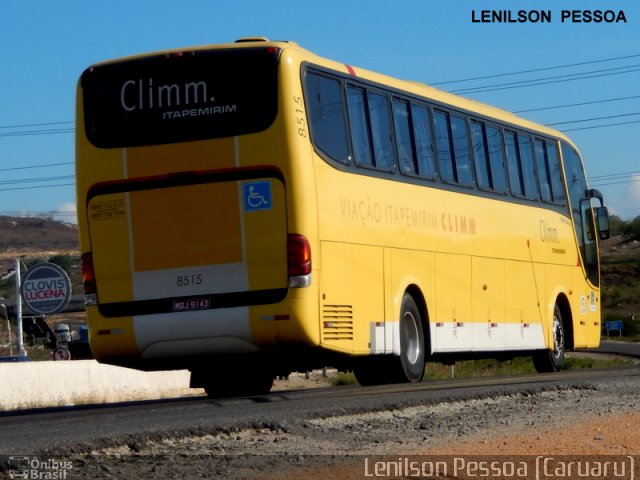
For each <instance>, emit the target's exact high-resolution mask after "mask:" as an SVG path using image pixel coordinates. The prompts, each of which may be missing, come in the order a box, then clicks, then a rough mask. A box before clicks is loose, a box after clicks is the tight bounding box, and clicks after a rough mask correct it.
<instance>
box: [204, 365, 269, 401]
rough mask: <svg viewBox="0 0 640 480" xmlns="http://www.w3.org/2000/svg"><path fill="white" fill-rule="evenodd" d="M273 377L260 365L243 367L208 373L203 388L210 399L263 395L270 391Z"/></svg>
mask: <svg viewBox="0 0 640 480" xmlns="http://www.w3.org/2000/svg"><path fill="white" fill-rule="evenodd" d="M273 379H274V375H273V373H272V371H271V370H270V369H268V368H261V366H260V365H253V367H250V366H248V365H243V366H241V367H238V366H236V368H233V367H231V368H227V369H225V370H223V371H216V373H215V375H211V373H208V374H207V376H206V380H205V381H204V382H203V385H202V386H203V388H204V390H205V392H207V395H208V396H209V397H210V398H223V397H245V396H251V395H264V394H267V393H269V392H270V391H271V387H272V386H273Z"/></svg>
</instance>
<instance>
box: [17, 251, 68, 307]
mask: <svg viewBox="0 0 640 480" xmlns="http://www.w3.org/2000/svg"><path fill="white" fill-rule="evenodd" d="M20 293H21V294H22V301H23V302H24V304H25V306H26V307H27V308H28V309H29V310H31V311H32V312H33V313H36V314H40V315H50V314H53V313H57V312H59V311H60V310H62V309H63V308H64V307H66V306H67V304H68V303H69V299H70V298H71V281H70V280H69V276H68V275H67V273H66V272H65V271H64V270H63V269H62V268H60V267H59V266H58V265H55V264H53V263H40V264H38V265H35V266H33V267H31V268H30V269H29V270H27V273H25V275H24V278H23V279H22V286H21V289H20Z"/></svg>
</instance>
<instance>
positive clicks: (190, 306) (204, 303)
mask: <svg viewBox="0 0 640 480" xmlns="http://www.w3.org/2000/svg"><path fill="white" fill-rule="evenodd" d="M207 308H211V301H210V299H209V297H201V298H189V299H186V300H174V301H173V311H174V312H188V311H190V310H206V309H207Z"/></svg>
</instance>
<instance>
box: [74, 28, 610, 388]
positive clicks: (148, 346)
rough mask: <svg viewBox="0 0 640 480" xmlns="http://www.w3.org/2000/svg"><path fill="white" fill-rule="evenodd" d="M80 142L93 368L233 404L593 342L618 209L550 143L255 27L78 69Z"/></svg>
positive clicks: (448, 98)
mask: <svg viewBox="0 0 640 480" xmlns="http://www.w3.org/2000/svg"><path fill="white" fill-rule="evenodd" d="M76 135H77V138H76V148H77V167H76V170H77V198H78V202H79V205H78V221H79V227H80V240H81V249H82V259H83V275H84V288H85V294H86V305H87V317H88V323H89V330H90V344H91V349H92V351H93V353H94V355H95V357H96V358H97V359H98V360H99V361H101V362H106V363H111V364H115V365H123V366H128V367H133V368H139V369H145V370H155V369H185V368H186V369H189V370H190V371H191V372H192V375H191V383H192V386H194V387H196V386H197V387H204V388H205V389H206V391H207V392H208V393H209V394H210V395H229V394H251V393H261V392H266V391H269V389H270V388H271V386H272V381H273V379H274V378H275V377H276V376H278V375H287V374H288V373H290V372H292V371H305V370H310V369H312V368H318V367H321V366H325V365H333V366H335V367H337V368H339V369H342V370H353V371H354V372H355V375H356V378H357V379H358V381H359V382H360V383H361V384H364V385H370V384H381V383H389V382H417V381H419V380H421V379H422V377H423V374H424V371H425V361H427V360H437V361H443V362H454V361H456V360H459V359H463V358H478V357H513V356H515V355H526V356H528V355H531V356H533V359H534V364H535V366H536V368H537V369H538V370H539V371H557V370H559V369H561V367H562V364H563V360H564V354H565V351H567V350H570V349H575V348H584V347H596V346H598V343H599V338H600V331H601V325H600V289H599V263H598V241H599V240H600V239H604V238H606V237H607V235H608V216H607V211H606V208H605V207H604V206H603V205H602V196H601V195H600V194H599V192H597V191H596V190H592V189H589V188H588V186H587V182H586V177H585V173H584V170H583V165H582V161H581V159H580V155H579V154H578V151H577V148H576V146H575V145H574V144H573V143H572V142H571V141H570V140H569V139H568V138H566V137H565V136H564V135H562V134H561V133H559V132H557V131H555V130H552V129H549V128H546V127H544V126H541V125H538V124H535V123H532V122H529V121H526V120H523V119H521V118H519V117H517V116H515V115H513V114H511V113H508V112H506V111H503V110H499V109H496V108H493V107H490V106H487V105H484V104H481V103H478V102H475V101H470V100H467V99H464V98H461V97H458V96H454V95H451V94H447V93H445V92H442V91H440V90H437V89H434V88H431V87H428V86H426V85H422V84H419V83H416V82H409V81H402V80H397V79H394V78H390V77H388V76H384V75H381V74H378V73H374V72H370V71H366V70H364V69H360V68H355V67H353V66H351V65H346V64H343V63H339V62H336V61H331V60H327V59H324V58H321V57H319V56H316V55H314V54H313V53H310V52H309V51H307V50H305V49H303V48H300V47H299V46H298V45H296V44H295V43H290V42H270V41H268V40H267V39H264V38H249V39H241V40H239V41H237V42H235V43H231V44H222V45H211V46H205V47H197V48H185V49H179V50H170V51H163V52H157V53H151V54H146V55H140V56H134V57H130V58H124V59H119V60H115V61H109V62H105V63H101V64H97V65H94V66H92V67H90V68H88V69H87V70H86V71H85V72H84V73H83V74H82V76H81V78H80V81H79V84H78V89H77V134H76Z"/></svg>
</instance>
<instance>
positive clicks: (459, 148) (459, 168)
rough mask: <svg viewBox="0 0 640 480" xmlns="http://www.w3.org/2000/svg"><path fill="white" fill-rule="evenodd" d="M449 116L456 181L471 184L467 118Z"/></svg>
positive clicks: (461, 183)
mask: <svg viewBox="0 0 640 480" xmlns="http://www.w3.org/2000/svg"><path fill="white" fill-rule="evenodd" d="M449 118H450V120H451V137H452V138H453V152H454V163H455V168H456V171H455V173H456V181H457V182H458V183H459V184H460V185H473V172H472V171H471V168H472V167H471V157H470V152H469V132H468V131H467V120H466V119H465V118H464V117H459V116H457V115H451V116H450V117H449Z"/></svg>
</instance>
